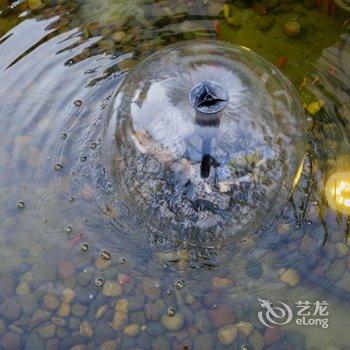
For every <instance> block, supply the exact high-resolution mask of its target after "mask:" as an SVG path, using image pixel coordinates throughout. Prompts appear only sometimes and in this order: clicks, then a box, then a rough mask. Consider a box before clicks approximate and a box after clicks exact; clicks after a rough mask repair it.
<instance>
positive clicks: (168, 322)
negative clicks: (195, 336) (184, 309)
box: [161, 313, 185, 332]
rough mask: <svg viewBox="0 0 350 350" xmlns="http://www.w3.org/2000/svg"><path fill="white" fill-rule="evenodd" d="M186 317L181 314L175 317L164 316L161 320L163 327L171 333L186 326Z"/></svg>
mask: <svg viewBox="0 0 350 350" xmlns="http://www.w3.org/2000/svg"><path fill="white" fill-rule="evenodd" d="M184 322H185V319H184V316H183V315H182V314H180V313H177V314H175V315H174V316H168V315H163V316H162V318H161V323H162V325H163V326H164V327H165V328H167V329H168V330H170V331H173V332H175V331H178V330H179V329H181V328H182V326H183V325H184Z"/></svg>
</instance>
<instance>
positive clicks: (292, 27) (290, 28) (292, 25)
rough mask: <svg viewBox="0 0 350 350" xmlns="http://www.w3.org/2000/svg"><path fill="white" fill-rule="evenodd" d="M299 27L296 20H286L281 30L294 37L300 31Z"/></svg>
mask: <svg viewBox="0 0 350 350" xmlns="http://www.w3.org/2000/svg"><path fill="white" fill-rule="evenodd" d="M300 30H301V27H300V24H299V23H298V22H295V21H290V22H287V23H286V24H285V25H284V27H283V32H284V34H286V35H287V36H289V37H290V38H294V37H295V36H297V35H298V34H299V33H300Z"/></svg>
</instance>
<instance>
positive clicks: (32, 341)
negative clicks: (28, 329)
mask: <svg viewBox="0 0 350 350" xmlns="http://www.w3.org/2000/svg"><path fill="white" fill-rule="evenodd" d="M45 348H46V345H45V341H44V340H43V339H41V338H40V337H39V335H38V334H37V333H30V334H29V335H28V338H27V341H26V350H41V349H45Z"/></svg>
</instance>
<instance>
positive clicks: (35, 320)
mask: <svg viewBox="0 0 350 350" xmlns="http://www.w3.org/2000/svg"><path fill="white" fill-rule="evenodd" d="M48 319H50V313H49V312H48V311H46V310H41V309H39V310H37V311H35V313H34V314H33V316H32V318H31V320H30V323H29V324H30V326H31V327H32V328H34V327H36V326H38V325H39V324H41V323H43V322H45V321H47V320H48Z"/></svg>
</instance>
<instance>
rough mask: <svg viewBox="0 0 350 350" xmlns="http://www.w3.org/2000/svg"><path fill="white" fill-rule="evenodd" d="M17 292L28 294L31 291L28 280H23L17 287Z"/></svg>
mask: <svg viewBox="0 0 350 350" xmlns="http://www.w3.org/2000/svg"><path fill="white" fill-rule="evenodd" d="M16 293H17V294H18V295H28V294H29V293H30V288H29V286H28V283H27V282H21V283H20V284H19V285H18V287H17V288H16Z"/></svg>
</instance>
